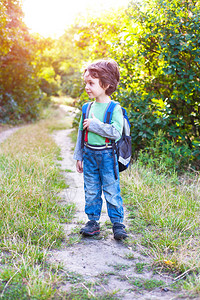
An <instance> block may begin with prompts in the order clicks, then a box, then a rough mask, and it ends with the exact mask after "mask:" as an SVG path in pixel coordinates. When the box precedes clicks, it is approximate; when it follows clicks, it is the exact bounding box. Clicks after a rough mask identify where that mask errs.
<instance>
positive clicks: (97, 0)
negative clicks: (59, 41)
mask: <svg viewBox="0 0 200 300" xmlns="http://www.w3.org/2000/svg"><path fill="white" fill-rule="evenodd" d="M129 1H130V0H22V4H23V11H24V14H25V17H24V22H25V23H26V25H27V26H28V27H29V29H30V31H31V32H38V33H39V34H41V35H42V36H44V37H48V36H51V37H59V36H60V35H62V34H63V33H64V31H65V29H66V28H67V26H69V25H70V24H72V23H73V22H74V21H75V18H76V17H77V15H78V14H79V15H81V16H85V15H86V14H88V13H89V14H92V15H98V14H100V13H101V12H103V11H106V10H112V9H113V8H119V7H122V6H126V5H127V4H128V3H129Z"/></svg>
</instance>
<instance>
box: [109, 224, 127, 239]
mask: <svg viewBox="0 0 200 300" xmlns="http://www.w3.org/2000/svg"><path fill="white" fill-rule="evenodd" d="M113 233H114V239H116V240H122V239H125V238H127V237H128V234H127V232H126V231H125V226H124V225H123V224H121V223H114V224H113Z"/></svg>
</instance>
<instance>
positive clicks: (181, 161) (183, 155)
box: [138, 130, 193, 173]
mask: <svg viewBox="0 0 200 300" xmlns="http://www.w3.org/2000/svg"><path fill="white" fill-rule="evenodd" d="M192 154H193V153H192V150H191V149H190V148H189V146H188V145H187V144H186V143H184V144H182V145H181V144H177V143H175V141H173V140H169V139H167V138H166V136H165V134H164V132H163V131H162V130H159V131H158V134H155V135H154V139H152V140H151V141H150V145H149V147H147V148H146V149H145V150H141V151H140V152H139V157H138V160H139V163H140V164H144V165H146V166H148V167H150V168H154V169H156V170H157V171H158V172H162V173H174V172H181V171H183V170H184V169H186V168H187V167H188V165H189V164H190V163H191V162H192V158H193V155H192Z"/></svg>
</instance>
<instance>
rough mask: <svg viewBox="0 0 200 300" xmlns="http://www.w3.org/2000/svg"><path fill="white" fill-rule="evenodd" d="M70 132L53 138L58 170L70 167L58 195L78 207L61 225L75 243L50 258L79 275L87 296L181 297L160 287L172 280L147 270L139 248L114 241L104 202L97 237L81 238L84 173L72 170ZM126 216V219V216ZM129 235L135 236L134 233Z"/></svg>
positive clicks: (69, 285)
mask: <svg viewBox="0 0 200 300" xmlns="http://www.w3.org/2000/svg"><path fill="white" fill-rule="evenodd" d="M69 133H70V130H62V131H57V132H55V134H54V139H55V141H56V143H57V144H58V145H59V147H60V148H61V156H62V158H63V161H61V162H60V161H59V163H61V169H62V170H66V169H70V170H72V172H70V173H69V172H67V173H65V174H66V175H65V176H66V182H67V184H69V186H70V187H69V188H68V189H66V190H65V191H63V193H62V195H61V196H62V200H63V201H70V202H71V201H73V202H74V203H75V204H76V207H77V212H76V215H75V218H74V219H73V222H72V223H71V224H66V225H64V229H65V232H66V239H67V240H69V237H70V238H71V239H72V240H73V242H74V243H70V242H69V243H65V244H64V245H63V248H62V249H61V250H57V251H52V257H51V260H53V261H56V262H59V263H62V265H63V267H64V269H65V270H66V274H68V277H69V278H71V276H72V275H70V274H74V275H73V276H74V277H75V276H82V277H83V281H82V283H80V282H79V283H77V284H76V287H78V286H80V287H82V289H87V290H88V294H90V296H91V295H93V296H94V295H96V296H97V295H100V294H103V293H111V294H112V293H113V294H114V293H115V292H116V294H115V297H116V299H124V300H129V299H180V298H179V297H177V296H176V295H175V294H174V293H173V292H172V291H170V289H167V288H166V289H162V288H160V287H159V281H160V280H162V281H164V282H165V283H168V284H169V283H170V282H171V280H170V279H169V278H167V277H161V276H158V275H155V274H153V271H152V270H149V266H150V264H151V261H150V259H149V258H148V257H147V256H144V255H142V254H141V253H140V251H135V250H134V249H132V248H131V247H129V246H128V243H126V242H125V243H123V242H117V241H115V240H114V238H113V234H112V229H111V228H109V225H108V224H109V222H108V221H109V219H108V216H107V212H106V208H105V203H104V207H103V211H102V217H101V220H100V224H101V227H102V231H101V234H100V236H99V237H96V238H83V237H80V235H79V233H78V232H79V229H80V228H81V227H82V226H83V225H82V224H84V223H85V222H86V221H87V217H86V215H85V213H84V192H83V176H82V174H79V173H77V172H76V170H75V161H74V160H73V158H72V156H73V152H72V147H73V145H72V143H71V139H70V137H69ZM125 219H126V220H127V216H126V217H125ZM131 238H133V239H134V236H132V237H131ZM136 245H137V240H136ZM75 274H76V275H75ZM70 281H71V280H69V281H68V282H66V283H65V284H64V285H63V286H62V289H63V290H65V291H69V292H70V288H71V287H72V282H71V283H70ZM83 282H84V284H83ZM87 282H90V283H92V287H91V285H90V288H88V287H87ZM154 283H156V284H157V285H156V286H155V288H153V290H152V288H150V287H151V285H153V284H154ZM73 284H74V282H73ZM145 287H146V288H145ZM80 299H81V296H80Z"/></svg>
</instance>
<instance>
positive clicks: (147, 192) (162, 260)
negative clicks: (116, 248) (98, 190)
mask: <svg viewBox="0 0 200 300" xmlns="http://www.w3.org/2000/svg"><path fill="white" fill-rule="evenodd" d="M199 179H200V176H199V173H196V175H195V176H193V177H192V176H191V175H190V176H186V175H185V177H183V178H178V177H177V176H175V175H174V176H173V177H167V176H166V175H162V174H160V175H158V174H156V172H155V171H152V170H150V169H146V168H144V167H142V166H138V165H137V164H133V165H132V168H131V170H129V172H127V173H126V174H122V176H121V183H122V193H123V198H124V202H125V204H126V207H127V210H128V213H129V224H130V225H129V229H130V231H131V232H133V233H134V235H135V236H137V244H138V245H139V246H140V249H143V253H145V254H146V255H149V256H151V257H152V259H153V261H154V267H155V269H157V270H158V269H159V272H162V273H166V272H167V273H168V274H172V276H173V277H174V278H178V279H182V278H186V280H188V284H185V281H184V286H186V285H187V287H188V288H189V286H190V287H192V286H193V288H192V289H193V290H194V291H195V288H194V282H195V280H194V277H195V276H196V277H195V278H196V282H199V277H198V276H199V275H198V274H199V271H200V260H199V255H200V232H199V229H200V218H199V214H200V192H199V191H200V180H199ZM128 243H129V245H131V243H132V241H131V239H130V240H129V241H128ZM133 245H134V243H133ZM190 274H192V276H193V277H192V278H193V279H192V281H191V279H190V276H189V275H190ZM194 274H196V275H194Z"/></svg>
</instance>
